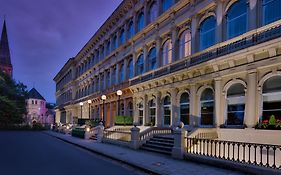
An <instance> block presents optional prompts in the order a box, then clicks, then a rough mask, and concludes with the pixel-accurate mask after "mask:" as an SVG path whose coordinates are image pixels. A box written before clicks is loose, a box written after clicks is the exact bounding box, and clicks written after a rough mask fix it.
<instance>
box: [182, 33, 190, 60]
mask: <svg viewBox="0 0 281 175" xmlns="http://www.w3.org/2000/svg"><path fill="white" fill-rule="evenodd" d="M179 46H180V58H185V57H187V56H189V55H191V33H190V31H189V30H186V31H184V32H183V33H182V34H181V35H180V41H179Z"/></svg>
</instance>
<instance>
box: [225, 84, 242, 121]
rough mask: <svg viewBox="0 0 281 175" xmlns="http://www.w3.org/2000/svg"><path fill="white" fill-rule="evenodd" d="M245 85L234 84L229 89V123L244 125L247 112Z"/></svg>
mask: <svg viewBox="0 0 281 175" xmlns="http://www.w3.org/2000/svg"><path fill="white" fill-rule="evenodd" d="M244 89H245V87H244V85H242V84H240V83H236V84H233V85H232V86H230V88H229V89H228V90H227V99H226V102H227V120H226V124H227V125H243V123H244V113H245V90H244Z"/></svg>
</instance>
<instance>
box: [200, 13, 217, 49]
mask: <svg viewBox="0 0 281 175" xmlns="http://www.w3.org/2000/svg"><path fill="white" fill-rule="evenodd" d="M215 31H216V18H215V17H214V16H210V17H208V18H207V19H205V20H204V21H203V22H202V23H201V25H200V30H199V33H200V50H204V49H206V48H208V47H210V46H212V45H214V44H215V36H216V32H215Z"/></svg>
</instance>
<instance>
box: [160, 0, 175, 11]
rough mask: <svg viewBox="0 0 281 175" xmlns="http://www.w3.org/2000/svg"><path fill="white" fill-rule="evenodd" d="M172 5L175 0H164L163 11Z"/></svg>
mask: <svg viewBox="0 0 281 175" xmlns="http://www.w3.org/2000/svg"><path fill="white" fill-rule="evenodd" d="M172 5H173V0H163V2H162V9H163V12H165V11H166V10H168V9H169V8H170V7H171V6H172Z"/></svg>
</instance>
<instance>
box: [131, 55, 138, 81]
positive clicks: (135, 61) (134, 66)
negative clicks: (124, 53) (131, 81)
mask: <svg viewBox="0 0 281 175" xmlns="http://www.w3.org/2000/svg"><path fill="white" fill-rule="evenodd" d="M132 54H133V76H136V67H137V66H136V64H137V59H138V58H137V53H136V52H135V51H133V52H132Z"/></svg>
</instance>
